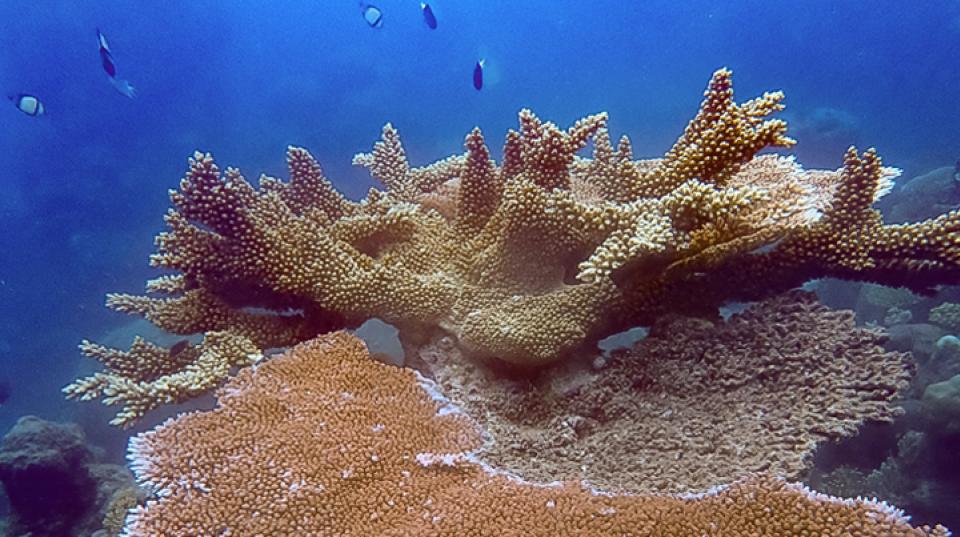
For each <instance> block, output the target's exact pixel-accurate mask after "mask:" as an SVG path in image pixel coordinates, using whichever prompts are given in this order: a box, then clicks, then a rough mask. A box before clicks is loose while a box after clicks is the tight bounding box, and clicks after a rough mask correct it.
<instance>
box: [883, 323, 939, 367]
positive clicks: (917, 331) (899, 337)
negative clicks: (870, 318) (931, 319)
mask: <svg viewBox="0 0 960 537" xmlns="http://www.w3.org/2000/svg"><path fill="white" fill-rule="evenodd" d="M887 331H888V333H889V335H890V339H889V340H888V341H887V344H886V345H885V346H886V347H887V348H888V349H890V350H894V351H901V352H912V353H913V356H914V358H916V360H917V361H918V362H921V363H923V362H926V361H927V360H928V359H929V358H930V356H931V355H932V354H933V352H934V350H936V348H937V340H938V339H940V338H941V337H943V335H944V333H945V332H944V331H943V329H942V328H940V327H939V326H935V325H932V324H926V323H914V324H898V325H894V326H891V327H890V328H888V329H887Z"/></svg>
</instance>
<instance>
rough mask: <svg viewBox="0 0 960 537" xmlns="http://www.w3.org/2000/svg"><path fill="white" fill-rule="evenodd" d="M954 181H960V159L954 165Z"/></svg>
mask: <svg viewBox="0 0 960 537" xmlns="http://www.w3.org/2000/svg"><path fill="white" fill-rule="evenodd" d="M953 182H954V183H960V159H957V163H956V164H954V165H953Z"/></svg>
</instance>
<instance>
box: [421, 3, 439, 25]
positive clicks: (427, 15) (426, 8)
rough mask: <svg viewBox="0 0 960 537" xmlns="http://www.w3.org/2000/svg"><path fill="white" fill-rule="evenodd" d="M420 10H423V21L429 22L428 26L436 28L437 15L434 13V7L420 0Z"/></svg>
mask: <svg viewBox="0 0 960 537" xmlns="http://www.w3.org/2000/svg"><path fill="white" fill-rule="evenodd" d="M420 11H422V12H423V22H425V23H426V24H427V28H430V29H431V30H436V29H437V17H436V15H434V14H433V9H432V8H431V7H430V4H428V3H426V2H420Z"/></svg>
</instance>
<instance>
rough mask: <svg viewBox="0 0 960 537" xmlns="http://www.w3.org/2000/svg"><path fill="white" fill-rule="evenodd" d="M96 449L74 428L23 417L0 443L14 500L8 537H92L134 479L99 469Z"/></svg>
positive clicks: (1, 465)
mask: <svg viewBox="0 0 960 537" xmlns="http://www.w3.org/2000/svg"><path fill="white" fill-rule="evenodd" d="M97 454H98V453H97V450H95V449H94V448H92V447H90V446H89V445H88V444H87V441H86V437H85V435H84V434H83V431H82V430H81V429H80V428H79V427H78V426H77V425H75V424H68V423H54V422H49V421H46V420H42V419H40V418H37V417H35V416H25V417H22V418H20V419H19V420H18V421H17V423H16V424H15V425H14V426H13V428H12V429H10V432H8V433H7V435H6V436H5V437H4V438H3V441H2V443H0V483H3V488H4V489H5V491H6V494H7V496H8V498H9V503H10V509H11V514H10V520H9V521H8V523H9V527H8V530H7V532H8V534H9V535H31V536H32V537H40V536H46V537H80V536H83V537H88V536H89V535H91V534H92V533H93V532H94V531H96V530H97V529H98V528H99V527H100V523H101V521H102V520H103V513H104V511H105V509H106V505H105V504H106V502H107V501H108V499H109V498H110V497H111V496H112V494H113V492H114V491H116V490H117V489H119V488H124V487H131V486H133V476H132V475H131V474H130V472H129V471H128V470H127V469H126V468H124V467H122V466H118V465H112V464H97V463H96V458H97Z"/></svg>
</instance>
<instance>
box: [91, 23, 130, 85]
mask: <svg viewBox="0 0 960 537" xmlns="http://www.w3.org/2000/svg"><path fill="white" fill-rule="evenodd" d="M97 46H99V48H100V65H101V66H102V67H103V71H104V72H105V73H107V79H108V80H110V84H111V85H112V86H113V88H114V89H116V90H117V91H118V92H119V93H120V94H121V95H124V96H126V97H129V98H131V99H133V98H134V96H136V94H137V90H136V89H134V87H133V86H132V85H130V82H128V81H126V80H120V79H118V78H117V63H116V62H115V61H114V59H113V52H111V51H110V45H109V44H108V43H107V37H106V36H105V35H103V32H101V31H100V28H97Z"/></svg>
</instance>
